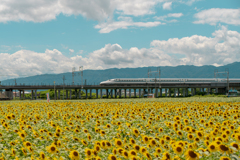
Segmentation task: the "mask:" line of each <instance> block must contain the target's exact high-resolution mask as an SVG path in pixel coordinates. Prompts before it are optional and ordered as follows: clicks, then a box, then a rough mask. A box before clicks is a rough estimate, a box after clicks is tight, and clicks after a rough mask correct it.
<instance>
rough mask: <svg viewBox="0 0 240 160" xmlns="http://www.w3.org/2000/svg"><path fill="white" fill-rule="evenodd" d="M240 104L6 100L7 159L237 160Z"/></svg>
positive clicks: (2, 114)
mask: <svg viewBox="0 0 240 160" xmlns="http://www.w3.org/2000/svg"><path fill="white" fill-rule="evenodd" d="M239 107H240V103H239V102H219V103H216V102H154V101H153V102H145V103H140V102H135V103H133V102H130V103H124V102H87V103H86V102H85V103H83V102H51V103H45V102H17V103H16V102H15V103H0V120H1V125H0V160H3V159H5V160H10V159H15V160H17V159H26V160H30V159H32V160H35V159H36V160H78V159H84V160H101V159H102V160H120V159H121V160H127V159H131V160H138V159H143V160H150V159H156V160H157V159H161V160H170V159H175V160H183V159H186V160H198V159H202V160H208V159H210V160H211V159H214V160H215V159H220V160H230V159H236V160H238V159H239V156H240V121H239V117H240V112H239Z"/></svg>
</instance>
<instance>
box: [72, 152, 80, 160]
mask: <svg viewBox="0 0 240 160" xmlns="http://www.w3.org/2000/svg"><path fill="white" fill-rule="evenodd" d="M69 157H70V158H71V159H72V160H79V159H80V157H79V153H78V151H76V150H73V151H71V152H70V155H69Z"/></svg>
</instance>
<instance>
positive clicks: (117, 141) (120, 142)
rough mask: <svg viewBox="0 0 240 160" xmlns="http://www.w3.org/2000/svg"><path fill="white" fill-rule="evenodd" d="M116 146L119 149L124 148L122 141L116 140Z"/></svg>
mask: <svg viewBox="0 0 240 160" xmlns="http://www.w3.org/2000/svg"><path fill="white" fill-rule="evenodd" d="M114 144H115V146H116V147H117V148H120V147H123V143H122V141H121V139H115V143H114Z"/></svg>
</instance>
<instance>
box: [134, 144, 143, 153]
mask: <svg viewBox="0 0 240 160" xmlns="http://www.w3.org/2000/svg"><path fill="white" fill-rule="evenodd" d="M133 149H134V150H135V151H137V152H140V149H141V147H140V146H139V145H134V146H133Z"/></svg>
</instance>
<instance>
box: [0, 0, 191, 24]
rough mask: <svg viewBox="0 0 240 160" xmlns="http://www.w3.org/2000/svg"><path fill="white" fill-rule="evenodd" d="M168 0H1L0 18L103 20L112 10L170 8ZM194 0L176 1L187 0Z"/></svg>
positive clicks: (134, 12)
mask: <svg viewBox="0 0 240 160" xmlns="http://www.w3.org/2000/svg"><path fill="white" fill-rule="evenodd" d="M169 1H170V0H131V1H129V0H38V1H30V0H21V1H19V0H1V3H0V22H4V23H6V22H9V21H28V22H29V21H31V22H45V21H50V20H54V19H56V17H57V16H58V15H59V14H61V13H62V14H64V15H67V16H69V15H75V16H78V15H82V16H84V17H86V18H89V19H93V20H97V21H105V20H108V19H112V17H113V14H114V13H117V14H121V15H131V16H143V15H151V14H155V7H156V6H157V5H158V4H162V3H164V4H163V9H171V6H172V2H169ZM193 1H195V0H183V1H176V2H179V3H186V4H189V3H190V4H191V3H192V2H193Z"/></svg>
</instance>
